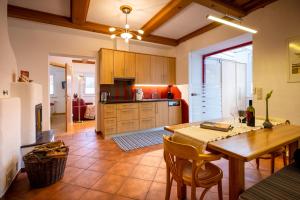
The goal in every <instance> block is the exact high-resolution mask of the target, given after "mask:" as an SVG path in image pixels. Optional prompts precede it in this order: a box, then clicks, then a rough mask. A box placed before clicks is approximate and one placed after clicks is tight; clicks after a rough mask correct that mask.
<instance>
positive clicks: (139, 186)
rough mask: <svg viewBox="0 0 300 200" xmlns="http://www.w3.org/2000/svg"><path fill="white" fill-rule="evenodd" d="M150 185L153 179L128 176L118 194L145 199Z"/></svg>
mask: <svg viewBox="0 0 300 200" xmlns="http://www.w3.org/2000/svg"><path fill="white" fill-rule="evenodd" d="M150 185H151V181H146V180H141V179H135V178H128V179H127V180H126V181H125V183H124V184H123V186H122V187H121V189H120V190H119V192H118V194H119V195H121V196H125V197H129V198H133V199H145V197H146V195H147V193H148V190H149V188H150Z"/></svg>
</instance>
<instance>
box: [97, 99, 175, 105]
mask: <svg viewBox="0 0 300 200" xmlns="http://www.w3.org/2000/svg"><path fill="white" fill-rule="evenodd" d="M180 100H181V99H143V100H141V101H137V100H131V99H128V100H109V101H106V102H100V103H102V104H117V103H144V102H158V101H180Z"/></svg>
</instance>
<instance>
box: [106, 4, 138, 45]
mask: <svg viewBox="0 0 300 200" xmlns="http://www.w3.org/2000/svg"><path fill="white" fill-rule="evenodd" d="M120 10H121V11H122V12H123V13H124V14H125V16H126V21H125V25H124V28H115V27H110V28H109V29H108V30H109V32H111V33H112V34H111V36H110V38H111V39H114V38H116V36H120V37H121V38H123V39H124V40H125V42H126V43H128V42H129V40H130V39H131V38H133V37H135V38H136V39H138V40H142V35H143V34H144V31H143V30H141V29H140V30H137V31H134V30H130V29H129V28H130V26H129V24H128V22H127V15H128V14H130V12H131V11H132V8H131V7H130V6H128V5H123V6H121V7H120Z"/></svg>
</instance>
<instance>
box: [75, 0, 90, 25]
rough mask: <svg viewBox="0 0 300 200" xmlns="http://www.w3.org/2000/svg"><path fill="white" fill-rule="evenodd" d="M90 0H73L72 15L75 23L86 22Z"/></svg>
mask: <svg viewBox="0 0 300 200" xmlns="http://www.w3.org/2000/svg"><path fill="white" fill-rule="evenodd" d="M89 5H90V0H71V17H72V22H73V23H74V24H83V23H85V22H86V16H87V13H88V10H89Z"/></svg>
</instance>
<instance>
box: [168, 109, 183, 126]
mask: <svg viewBox="0 0 300 200" xmlns="http://www.w3.org/2000/svg"><path fill="white" fill-rule="evenodd" d="M181 123H182V111H181V106H180V105H179V106H170V107H169V123H168V125H175V124H181Z"/></svg>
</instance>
